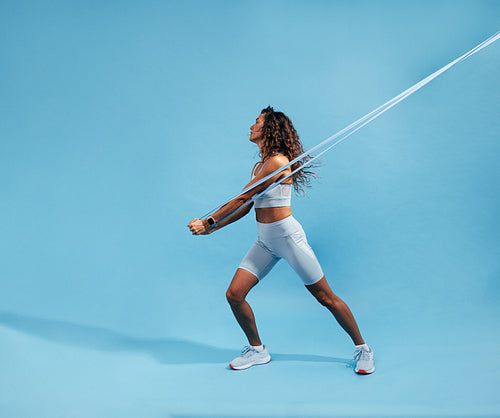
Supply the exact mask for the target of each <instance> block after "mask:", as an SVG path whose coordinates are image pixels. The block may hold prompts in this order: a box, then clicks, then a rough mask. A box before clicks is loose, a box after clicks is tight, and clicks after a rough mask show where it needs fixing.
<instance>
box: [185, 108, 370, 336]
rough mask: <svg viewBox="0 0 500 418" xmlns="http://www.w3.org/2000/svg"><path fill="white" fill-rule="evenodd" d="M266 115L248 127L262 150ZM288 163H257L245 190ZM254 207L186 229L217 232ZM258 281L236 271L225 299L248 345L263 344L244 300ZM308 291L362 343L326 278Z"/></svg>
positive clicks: (281, 214) (276, 214) (241, 200)
mask: <svg viewBox="0 0 500 418" xmlns="http://www.w3.org/2000/svg"><path fill="white" fill-rule="evenodd" d="M264 119H265V115H264V114H261V115H259V117H258V118H257V119H256V121H255V124H254V125H252V126H251V127H250V138H249V140H250V141H251V142H253V143H255V144H256V145H257V146H258V147H259V149H261V147H262V142H263V139H262V127H263V124H264ZM288 162H289V160H288V158H287V157H285V156H284V155H275V156H273V157H270V158H268V159H266V160H265V161H264V162H260V163H258V164H257V166H256V167H255V174H256V176H255V177H254V178H253V179H252V181H251V182H250V183H248V184H247V185H246V186H245V188H247V187H248V186H251V185H252V184H254V183H256V182H258V181H259V180H261V179H262V178H264V177H266V176H267V175H269V174H271V173H273V172H274V171H276V170H277V169H279V168H280V167H283V166H284V165H286V164H287V163H288ZM290 172H291V168H290V167H288V168H286V169H285V170H283V171H282V172H280V173H278V174H276V175H275V176H273V177H272V178H271V179H269V180H268V181H266V182H264V183H263V184H262V185H260V186H257V187H255V188H254V189H252V190H250V191H248V192H247V193H245V194H243V195H242V196H240V197H238V198H236V199H234V200H233V201H231V202H229V203H228V204H227V205H225V206H223V207H222V208H221V209H219V210H218V211H217V212H215V213H214V214H213V215H212V217H213V218H214V220H215V221H216V222H217V221H219V220H221V219H223V218H225V217H226V216H227V215H229V214H231V213H232V212H233V211H235V210H237V209H238V208H240V207H241V206H243V205H244V204H245V203H246V202H248V201H249V200H251V198H252V196H253V195H254V194H256V193H258V192H260V191H263V190H265V189H266V188H267V187H268V186H269V185H270V184H272V183H273V182H274V181H276V180H278V179H280V178H282V177H285V176H286V175H287V174H290ZM292 181H293V180H292V179H291V178H290V179H287V180H286V181H285V183H292ZM252 206H253V204H249V205H247V206H245V207H244V208H242V209H241V210H239V211H237V212H236V213H235V214H233V215H231V216H230V217H228V218H227V219H225V220H223V221H221V222H219V223H218V224H217V225H216V226H215V227H211V228H210V225H209V224H208V221H207V219H197V218H194V219H193V220H192V221H191V222H190V223H189V224H188V225H187V226H188V228H189V230H190V231H191V233H192V234H193V235H208V234H211V233H212V232H214V231H216V230H217V229H220V228H223V227H224V226H226V225H228V224H230V223H232V222H235V221H237V220H238V219H240V218H241V217H243V216H245V215H246V214H248V213H249V212H250V210H251V208H252ZM291 214H292V210H291V207H290V206H286V207H277V208H260V209H255V215H256V218H257V221H258V222H262V223H271V222H276V221H280V220H282V219H284V218H286V217H288V216H290V215H291ZM258 282H259V280H258V279H257V277H256V276H254V275H253V274H252V273H250V272H248V271H246V270H243V269H237V270H236V273H235V274H234V277H233V279H232V281H231V284H230V285H229V288H228V289H227V292H226V298H227V301H228V302H229V305H230V306H231V310H232V311H233V314H234V316H235V318H236V320H237V321H238V324H239V325H240V327H241V329H242V330H243V332H244V333H245V335H246V337H247V339H248V342H249V344H250V345H254V346H257V345H261V344H262V341H261V339H260V337H259V333H258V331H257V325H256V323H255V316H254V314H253V311H252V308H251V307H250V305H249V304H248V302H247V301H246V296H247V294H248V293H249V292H250V290H251V289H252V288H253V287H254V286H255V285H256V284H257V283H258ZM305 287H306V288H307V290H308V291H309V292H310V293H311V294H312V295H313V296H314V297H315V298H316V300H317V301H318V302H319V303H321V304H322V305H323V306H325V307H326V308H327V309H328V310H329V311H330V312H331V313H332V315H333V316H334V317H335V319H336V320H337V322H338V323H339V325H340V326H341V327H342V328H343V329H344V330H345V331H346V332H347V334H348V335H349V336H350V337H351V339H352V341H353V342H354V344H356V345H359V344H364V343H365V342H364V340H363V338H362V337H361V334H360V332H359V328H358V326H357V324H356V320H355V319H354V316H353V315H352V313H351V311H350V309H349V307H348V306H347V305H346V304H345V302H344V301H342V299H340V298H339V297H338V296H337V295H335V294H334V293H333V291H332V289H331V288H330V286H329V285H328V282H327V281H326V278H325V276H323V277H322V278H321V280H319V281H318V282H316V283H314V284H312V285H305Z"/></svg>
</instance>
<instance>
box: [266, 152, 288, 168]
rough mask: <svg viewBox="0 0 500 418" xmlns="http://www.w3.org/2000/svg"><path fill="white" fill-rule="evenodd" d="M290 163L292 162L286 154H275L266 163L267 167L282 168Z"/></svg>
mask: <svg viewBox="0 0 500 418" xmlns="http://www.w3.org/2000/svg"><path fill="white" fill-rule="evenodd" d="M289 162H290V160H289V159H288V157H287V156H286V155H284V154H274V155H272V156H271V157H269V158H268V159H266V161H265V163H266V165H272V166H280V167H281V166H283V165H285V164H288V163H289Z"/></svg>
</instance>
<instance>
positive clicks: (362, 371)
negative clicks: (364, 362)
mask: <svg viewBox="0 0 500 418" xmlns="http://www.w3.org/2000/svg"><path fill="white" fill-rule="evenodd" d="M374 371H375V368H373V369H371V370H363V369H359V370H358V371H356V370H355V372H356V373H357V374H372V373H373V372H374Z"/></svg>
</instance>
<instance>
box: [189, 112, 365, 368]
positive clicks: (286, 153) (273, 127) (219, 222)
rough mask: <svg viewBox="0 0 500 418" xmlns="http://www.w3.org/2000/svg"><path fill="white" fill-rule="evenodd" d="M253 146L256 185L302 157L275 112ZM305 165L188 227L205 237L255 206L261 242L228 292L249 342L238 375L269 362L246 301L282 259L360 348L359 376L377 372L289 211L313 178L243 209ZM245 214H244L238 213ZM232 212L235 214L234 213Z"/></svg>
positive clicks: (301, 174)
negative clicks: (256, 151)
mask: <svg viewBox="0 0 500 418" xmlns="http://www.w3.org/2000/svg"><path fill="white" fill-rule="evenodd" d="M250 141H251V142H253V143H255V144H256V145H257V146H258V147H259V150H260V156H261V161H260V162H258V163H257V164H256V165H255V166H254V168H253V170H252V177H253V179H252V181H250V183H248V185H247V186H246V187H245V188H247V187H249V186H251V185H252V184H254V183H256V182H258V181H259V180H261V179H263V178H264V177H266V176H268V175H269V174H271V173H273V172H275V171H276V170H279V169H280V168H281V167H283V166H285V165H286V164H288V163H289V162H290V161H291V160H293V159H294V158H295V157H297V156H299V155H301V154H302V153H303V148H302V144H301V142H300V140H299V136H298V135H297V132H296V131H295V128H294V127H293V124H292V122H291V121H290V119H289V118H288V117H287V116H286V115H285V114H283V113H282V112H275V111H274V110H273V108H272V107H267V108H266V109H263V110H262V112H261V114H260V115H259V117H258V118H257V119H256V122H255V124H254V125H253V126H252V127H251V128H250ZM303 164H304V160H303V161H299V162H296V163H295V164H293V165H292V166H291V167H287V168H285V169H283V170H282V171H281V172H279V173H278V174H276V175H274V176H273V177H272V178H270V179H269V180H267V181H266V182H264V183H262V184H261V185H259V186H256V187H254V188H253V189H252V190H250V191H248V192H246V193H244V194H243V195H241V196H240V197H238V198H236V199H234V200H232V201H231V202H229V203H228V204H226V205H224V206H223V207H222V208H221V209H219V210H218V211H217V212H215V213H214V214H213V215H212V216H209V217H208V218H206V219H203V220H200V219H196V218H195V219H193V220H192V221H191V222H190V223H189V224H188V227H189V229H190V231H191V232H192V234H193V235H207V234H210V233H212V232H213V231H215V230H217V229H220V228H222V227H224V226H226V225H228V224H230V223H231V222H234V221H236V220H238V219H240V218H241V217H243V216H244V215H246V214H247V213H248V212H250V209H251V207H252V206H253V205H254V206H255V214H256V218H257V229H258V232H259V237H258V240H257V242H255V244H254V245H253V246H252V247H251V248H250V251H249V252H248V253H247V255H246V256H245V258H244V259H243V261H242V262H241V264H240V266H239V268H238V269H237V270H236V273H235V275H234V277H233V280H232V282H231V284H230V286H229V288H228V290H227V292H226V297H227V300H228V302H229V304H230V306H231V309H232V311H233V313H234V316H235V317H236V320H237V321H238V323H239V325H240V326H241V328H242V329H243V332H244V333H245V335H246V337H247V338H248V342H249V344H250V345H249V346H247V347H245V348H244V349H243V350H242V353H241V356H240V357H237V358H236V359H234V360H233V361H232V362H231V363H230V364H229V366H230V367H231V368H232V369H235V370H242V369H247V368H249V367H251V366H254V365H257V364H265V363H268V362H269V361H270V360H271V356H270V355H269V353H268V351H267V348H266V346H265V345H263V344H262V341H261V339H260V337H259V333H258V332H257V327H256V324H255V317H254V315H253V312H252V309H251V308H250V305H249V304H248V302H247V301H246V300H245V298H246V296H247V294H248V292H249V291H250V290H251V289H252V288H253V287H254V286H255V285H256V284H257V283H258V282H259V281H260V280H262V279H263V278H264V276H265V275H266V274H267V273H269V271H270V270H271V269H272V268H273V266H274V265H275V264H276V263H277V262H278V261H279V260H280V259H281V258H284V259H285V260H286V261H288V263H289V264H290V265H291V266H292V268H293V269H294V270H295V271H296V272H297V273H298V275H299V276H300V277H301V279H302V281H303V282H304V285H305V286H306V288H307V290H309V292H311V293H312V294H313V295H314V297H315V298H316V299H317V300H318V302H319V303H321V304H322V305H323V306H325V307H326V308H327V309H328V310H329V311H330V312H331V313H332V314H333V315H334V317H335V319H336V320H337V321H338V323H339V324H340V325H341V326H342V328H343V329H344V330H345V331H346V332H347V333H348V334H349V336H350V337H351V339H352V340H353V342H354V344H355V346H356V352H355V355H354V360H355V361H356V365H355V372H356V373H358V374H370V373H373V372H374V371H375V366H374V364H373V351H372V350H371V349H370V347H368V345H366V344H365V342H364V340H363V338H362V337H361V334H360V332H359V329H358V326H357V324H356V321H355V320H354V317H353V315H352V313H351V311H350V310H349V308H348V307H347V305H346V304H345V303H344V302H343V301H342V300H341V299H340V298H339V297H338V296H336V295H335V294H334V293H333V292H332V290H331V289H330V286H329V285H328V283H327V281H326V279H325V276H324V274H323V271H322V270H321V266H320V265H319V263H318V260H317V259H316V256H315V255H314V252H313V251H312V249H311V247H310V246H309V245H308V243H307V239H306V236H305V233H304V231H303V229H302V227H301V225H300V224H299V223H298V222H297V221H296V220H295V219H294V218H293V216H292V210H291V208H290V202H291V188H292V186H293V187H294V189H295V191H296V192H301V191H302V189H303V187H304V186H307V184H308V182H309V177H310V176H311V175H313V173H312V172H310V171H308V170H306V167H305V166H304V167H303V168H302V169H301V170H300V171H298V172H297V173H295V174H294V175H293V176H291V177H289V178H288V179H286V180H285V181H284V182H283V183H281V184H280V185H278V186H276V187H274V188H273V189H272V190H270V191H268V192H267V193H265V194H264V195H262V196H261V197H259V198H258V199H255V201H254V202H253V203H251V204H248V205H246V206H244V207H242V206H243V205H245V203H247V202H249V201H250V200H251V199H252V196H254V195H255V194H256V193H259V192H261V191H264V190H265V189H266V188H267V187H268V186H269V185H270V184H272V183H274V182H275V181H277V180H279V179H281V178H284V177H286V176H287V175H289V174H290V173H291V172H292V170H295V169H296V168H298V167H299V166H303ZM240 208H241V209H240ZM233 212H234V213H233Z"/></svg>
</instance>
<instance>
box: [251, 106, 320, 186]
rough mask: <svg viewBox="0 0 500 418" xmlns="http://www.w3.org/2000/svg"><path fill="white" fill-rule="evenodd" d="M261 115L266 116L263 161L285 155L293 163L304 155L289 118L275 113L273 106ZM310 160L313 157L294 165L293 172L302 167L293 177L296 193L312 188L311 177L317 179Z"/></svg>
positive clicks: (261, 153) (262, 149)
mask: <svg viewBox="0 0 500 418" xmlns="http://www.w3.org/2000/svg"><path fill="white" fill-rule="evenodd" d="M261 114H264V116H265V120H264V125H263V127H262V139H263V145H262V147H261V149H260V157H261V160H262V161H265V160H266V159H268V158H270V157H272V156H273V155H276V154H283V155H284V156H286V157H287V158H288V159H289V160H290V161H292V160H293V159H294V158H296V157H298V156H299V155H301V154H303V153H304V148H303V147H302V143H301V142H300V139H299V135H298V134H297V131H296V130H295V128H294V127H293V124H292V121H291V120H290V118H289V117H288V116H286V115H285V114H284V113H282V112H275V111H274V109H273V108H272V107H271V106H268V107H267V108H265V109H262V111H261ZM310 159H311V157H310V156H307V157H305V158H303V159H302V160H300V161H297V162H296V163H294V164H293V165H292V171H294V170H295V169H297V168H299V167H301V169H300V170H299V171H297V172H296V173H295V174H294V175H293V188H294V190H295V192H296V193H299V194H303V193H304V188H305V187H310V184H309V183H310V182H311V177H312V178H316V177H317V176H316V174H315V173H314V172H313V171H310V169H311V168H313V166H314V164H307V162H308V161H309V160H310Z"/></svg>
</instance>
